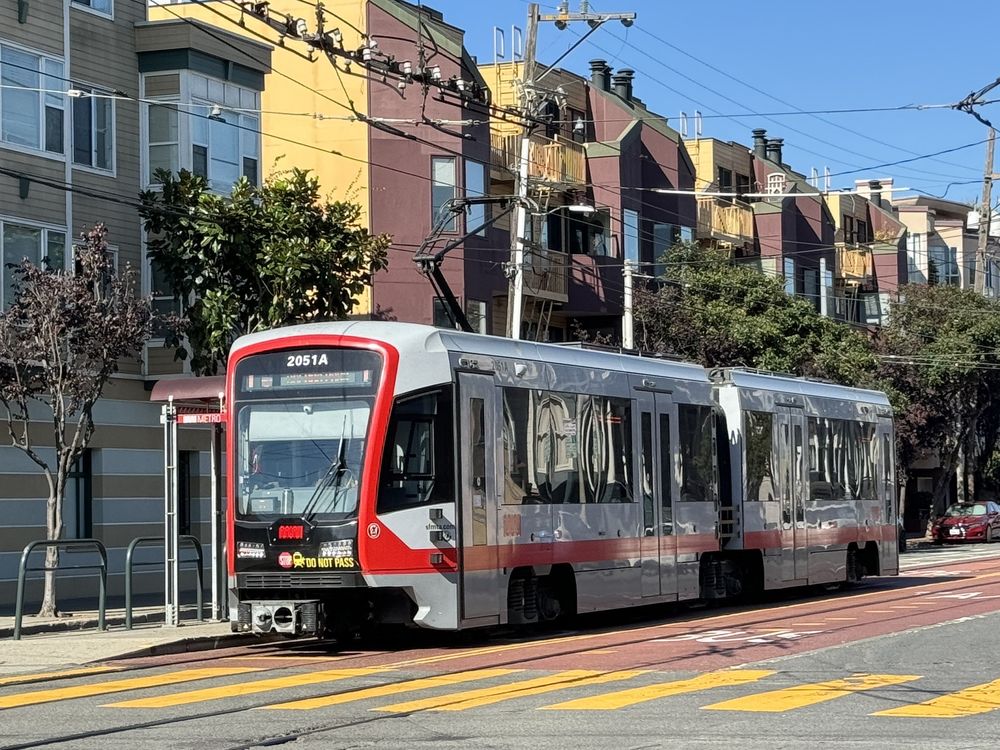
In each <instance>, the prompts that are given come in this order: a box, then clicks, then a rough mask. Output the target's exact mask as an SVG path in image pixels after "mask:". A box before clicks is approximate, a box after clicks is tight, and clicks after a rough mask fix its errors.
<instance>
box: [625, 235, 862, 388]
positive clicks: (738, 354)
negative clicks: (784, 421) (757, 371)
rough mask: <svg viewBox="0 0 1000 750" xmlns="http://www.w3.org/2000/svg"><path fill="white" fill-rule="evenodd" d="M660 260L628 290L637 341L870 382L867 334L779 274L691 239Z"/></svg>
mask: <svg viewBox="0 0 1000 750" xmlns="http://www.w3.org/2000/svg"><path fill="white" fill-rule="evenodd" d="M664 260H665V268H666V272H665V274H664V276H663V278H662V279H661V280H660V281H659V282H658V283H657V284H655V286H653V287H649V288H644V289H639V290H638V291H637V292H636V294H635V299H634V303H633V314H634V318H635V331H636V340H637V342H638V344H639V346H640V348H643V349H646V350H648V351H655V352H661V353H665V354H675V355H678V356H681V357H683V358H685V359H689V360H693V361H696V362H700V363H702V364H703V365H704V366H706V367H725V366H736V365H740V366H745V367H756V368H761V369H765V370H773V371H777V372H788V373H792V374H796V375H809V376H813V377H824V378H828V379H831V380H835V381H837V382H841V383H848V384H852V385H859V384H867V383H869V382H870V381H871V377H872V374H873V373H874V370H875V358H874V355H873V352H872V350H871V346H870V343H869V340H868V337H867V336H866V334H865V333H864V332H863V331H859V330H857V329H854V328H851V327H850V326H848V325H845V324H843V323H838V322H836V321H834V320H831V319H830V318H826V317H823V316H822V315H820V314H819V313H818V312H817V311H816V309H815V308H814V306H813V305H812V304H810V303H809V302H808V301H806V300H804V299H801V298H799V297H792V296H789V295H788V294H786V293H785V288H784V283H783V281H782V280H781V279H777V278H775V277H773V276H768V275H766V274H764V273H761V272H760V271H759V270H757V269H755V268H753V267H752V266H748V265H742V264H734V263H733V262H732V260H731V259H730V258H729V257H728V255H726V254H725V253H723V252H720V251H716V250H706V249H703V248H699V247H697V246H695V245H690V244H680V245H677V246H676V247H675V248H673V250H671V251H670V252H669V253H668V254H667V256H666V258H665V259H664Z"/></svg>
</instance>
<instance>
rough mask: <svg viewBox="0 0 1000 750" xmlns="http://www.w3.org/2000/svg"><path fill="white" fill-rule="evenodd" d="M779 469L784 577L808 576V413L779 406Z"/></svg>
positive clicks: (782, 571) (791, 579)
mask: <svg viewBox="0 0 1000 750" xmlns="http://www.w3.org/2000/svg"><path fill="white" fill-rule="evenodd" d="M776 417H777V424H778V470H779V471H780V472H781V579H782V580H783V581H796V580H800V579H805V578H808V576H809V570H808V568H809V548H808V542H807V540H806V521H805V493H806V490H807V487H808V484H807V482H806V477H805V472H806V463H805V461H806V455H805V445H806V442H805V427H806V425H805V421H806V420H805V414H804V413H803V411H802V409H797V408H794V407H787V406H779V407H777V415H776Z"/></svg>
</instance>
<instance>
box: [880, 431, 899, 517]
mask: <svg viewBox="0 0 1000 750" xmlns="http://www.w3.org/2000/svg"><path fill="white" fill-rule="evenodd" d="M893 458H894V456H893V451H892V440H891V439H890V437H889V436H888V435H886V434H883V435H882V496H883V497H884V498H885V520H886V523H894V522H895V520H896V519H895V515H896V514H895V513H894V512H893V510H894V507H895V501H896V483H895V482H894V481H893V479H894V477H893V473H894V471H895V468H894V466H893Z"/></svg>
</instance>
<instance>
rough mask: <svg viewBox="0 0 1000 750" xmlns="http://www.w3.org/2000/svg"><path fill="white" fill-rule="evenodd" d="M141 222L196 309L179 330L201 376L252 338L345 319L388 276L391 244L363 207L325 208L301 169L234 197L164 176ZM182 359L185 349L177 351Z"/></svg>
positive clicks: (238, 188)
mask: <svg viewBox="0 0 1000 750" xmlns="http://www.w3.org/2000/svg"><path fill="white" fill-rule="evenodd" d="M157 180H158V181H159V182H160V183H161V189H159V190H151V191H147V192H144V193H142V195H141V200H142V206H141V208H140V209H139V213H140V215H141V217H142V219H143V223H144V226H145V229H146V231H147V233H148V234H149V240H148V243H147V244H148V249H149V255H150V257H151V258H152V260H153V262H154V263H155V264H156V266H157V269H158V270H159V272H160V273H161V274H162V276H163V278H164V279H165V280H166V282H167V283H168V284H169V285H170V288H171V291H172V292H173V293H174V294H176V295H178V297H179V298H180V299H182V300H190V304H189V305H187V306H186V308H185V309H184V314H183V326H182V328H181V329H180V330H181V332H182V334H183V336H184V337H186V339H187V342H188V344H189V345H190V348H191V352H192V357H191V367H192V370H194V371H195V372H198V373H202V374H214V373H216V372H217V371H218V368H219V365H220V364H223V365H224V363H225V360H226V355H227V354H228V351H229V347H230V345H231V344H232V342H233V341H234V340H235V339H236V338H237V337H238V336H241V335H243V334H245V333H251V332H254V331H260V330H265V329H268V328H274V327H277V326H282V325H288V324H292V323H300V322H305V321H313V320H339V319H343V318H345V317H346V316H347V315H348V314H349V313H350V312H351V310H352V309H354V307H355V306H356V305H357V303H358V299H359V296H360V295H361V294H362V293H363V292H364V290H365V289H366V287H367V286H368V285H369V284H370V283H371V278H372V274H373V273H375V272H376V271H378V270H381V269H383V268H385V266H386V250H387V248H388V246H389V238H388V237H387V236H385V235H379V236H372V235H370V234H369V233H368V231H367V230H366V229H365V228H364V227H362V226H360V224H359V219H360V216H361V209H360V208H359V207H358V206H357V205H356V204H354V203H349V202H342V201H331V200H327V199H323V198H321V196H320V192H319V183H318V181H317V179H316V178H315V177H314V176H310V175H309V173H308V172H306V171H303V170H299V169H293V170H291V171H289V172H285V173H281V174H278V175H275V176H273V177H271V178H270V179H269V180H267V181H266V182H265V183H264V185H262V186H261V187H256V186H253V185H251V184H250V183H249V182H248V181H247V180H245V179H241V180H240V181H239V182H237V183H236V185H235V186H234V187H233V191H232V193H231V195H230V196H228V197H224V196H221V195H217V194H214V193H211V192H209V190H208V185H207V184H206V182H205V180H204V179H203V178H201V177H198V176H195V175H193V174H191V173H189V172H186V171H182V172H181V173H180V174H179V175H177V176H173V175H171V174H169V173H167V172H163V171H160V172H158V173H157ZM173 343H174V344H175V345H176V346H177V347H178V349H177V351H178V356H180V357H183V356H185V348H184V347H183V346H181V344H182V342H181V341H180V339H179V338H178V339H177V340H175V341H173Z"/></svg>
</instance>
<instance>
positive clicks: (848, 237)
mask: <svg viewBox="0 0 1000 750" xmlns="http://www.w3.org/2000/svg"><path fill="white" fill-rule="evenodd" d="M842 223H843V225H844V242H845V243H847V244H848V245H854V244H855V243H856V242H857V239H858V236H857V230H856V229H855V227H854V217H853V216H848V215H847V214H844V216H843V222H842Z"/></svg>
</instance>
